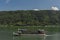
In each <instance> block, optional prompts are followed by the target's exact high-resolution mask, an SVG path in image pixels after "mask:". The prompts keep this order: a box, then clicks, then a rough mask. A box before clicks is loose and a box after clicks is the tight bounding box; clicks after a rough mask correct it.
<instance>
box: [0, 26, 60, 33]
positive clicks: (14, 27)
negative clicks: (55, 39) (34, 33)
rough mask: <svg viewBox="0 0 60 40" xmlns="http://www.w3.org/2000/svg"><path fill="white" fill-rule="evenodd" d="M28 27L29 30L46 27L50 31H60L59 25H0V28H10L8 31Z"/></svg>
mask: <svg viewBox="0 0 60 40" xmlns="http://www.w3.org/2000/svg"><path fill="white" fill-rule="evenodd" d="M18 28H20V29H28V30H37V29H44V30H46V31H50V32H59V31H60V27H59V25H54V26H53V25H48V26H13V25H0V30H8V31H17V29H18Z"/></svg>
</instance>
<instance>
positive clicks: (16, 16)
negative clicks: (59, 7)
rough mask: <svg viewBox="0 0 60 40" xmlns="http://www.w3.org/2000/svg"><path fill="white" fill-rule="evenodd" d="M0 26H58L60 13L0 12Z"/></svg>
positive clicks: (44, 11) (47, 11) (45, 11)
mask: <svg viewBox="0 0 60 40" xmlns="http://www.w3.org/2000/svg"><path fill="white" fill-rule="evenodd" d="M0 24H4V25H5V24H9V25H17V26H23V25H24V26H25V25H56V24H60V11H52V10H40V11H34V10H17V11H0Z"/></svg>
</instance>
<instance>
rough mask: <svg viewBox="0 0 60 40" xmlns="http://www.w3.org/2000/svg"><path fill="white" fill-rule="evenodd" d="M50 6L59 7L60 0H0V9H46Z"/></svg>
mask: <svg viewBox="0 0 60 40" xmlns="http://www.w3.org/2000/svg"><path fill="white" fill-rule="evenodd" d="M52 6H56V7H58V8H59V9H60V0H0V10H25V9H28V10H30V9H40V10H41V9H43V10H48V9H50V8H51V7H52Z"/></svg>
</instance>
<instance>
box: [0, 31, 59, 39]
mask: <svg viewBox="0 0 60 40" xmlns="http://www.w3.org/2000/svg"><path fill="white" fill-rule="evenodd" d="M48 35H50V36H45V37H44V36H42V35H35V34H34V35H22V36H17V37H16V36H13V35H12V31H0V40H60V33H58V32H56V33H50V34H48Z"/></svg>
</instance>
